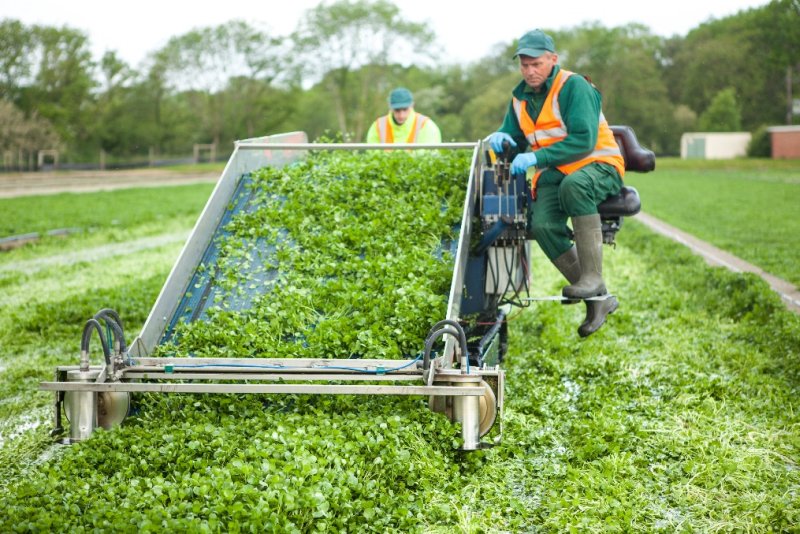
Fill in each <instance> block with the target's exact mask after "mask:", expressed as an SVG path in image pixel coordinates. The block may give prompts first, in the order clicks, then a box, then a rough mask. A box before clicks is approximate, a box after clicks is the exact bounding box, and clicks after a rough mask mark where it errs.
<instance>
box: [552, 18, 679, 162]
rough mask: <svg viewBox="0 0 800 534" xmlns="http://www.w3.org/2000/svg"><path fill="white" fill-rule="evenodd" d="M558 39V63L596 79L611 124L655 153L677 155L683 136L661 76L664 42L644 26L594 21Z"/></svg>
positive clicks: (556, 34) (556, 33)
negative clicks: (626, 129)
mask: <svg viewBox="0 0 800 534" xmlns="http://www.w3.org/2000/svg"><path fill="white" fill-rule="evenodd" d="M553 35H554V38H555V41H556V46H557V48H558V51H559V54H560V55H559V62H560V63H561V65H562V66H563V67H564V68H566V69H568V70H572V71H575V72H577V73H579V74H582V75H585V76H589V77H590V78H591V80H592V82H593V83H594V84H595V85H596V86H597V87H598V88H599V90H600V91H601V93H602V95H603V112H604V114H605V116H606V118H607V119H608V120H609V122H610V123H611V124H626V125H629V126H631V127H632V128H633V129H634V130H635V131H636V133H637V135H638V137H639V138H640V139H641V140H642V142H643V143H644V144H645V145H646V146H648V147H649V148H652V149H653V150H656V151H658V152H662V153H663V152H675V151H677V143H678V141H677V139H679V137H680V133H679V132H678V131H677V127H676V123H675V121H674V109H673V105H672V104H671V102H670V101H669V97H668V93H667V88H666V85H665V83H664V81H663V78H662V76H661V66H660V62H659V59H660V58H659V51H660V49H661V45H662V43H663V41H662V40H661V38H659V37H656V36H654V35H652V34H651V33H650V31H649V30H648V29H647V28H646V27H644V26H642V25H640V24H631V25H628V26H623V27H618V28H611V29H607V28H604V27H602V26H600V25H599V24H597V23H591V24H585V25H582V26H578V27H576V28H571V29H568V30H565V31H563V32H553Z"/></svg>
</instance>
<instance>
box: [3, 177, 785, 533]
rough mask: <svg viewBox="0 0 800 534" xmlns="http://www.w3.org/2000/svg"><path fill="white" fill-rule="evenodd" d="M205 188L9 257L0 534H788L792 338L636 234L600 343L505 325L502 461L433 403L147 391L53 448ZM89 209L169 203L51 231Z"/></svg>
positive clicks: (765, 299)
mask: <svg viewBox="0 0 800 534" xmlns="http://www.w3.org/2000/svg"><path fill="white" fill-rule="evenodd" d="M657 175H658V174H656V175H653V176H657ZM636 185H637V186H638V185H639V184H638V183H637V184H636ZM210 191H211V186H210V185H200V186H187V187H176V188H169V193H170V195H173V194H174V195H175V196H174V197H172V198H173V199H175V198H179V199H180V201H179V202H177V201H172V202H170V201H165V197H164V192H165V190H163V189H147V190H138V191H136V192H135V193H134V192H132V191H130V192H124V191H116V192H108V193H97V194H92V195H70V196H69V198H70V202H67V203H62V201H61V200H59V199H54V198H47V197H41V198H40V199H39V202H45V203H50V204H48V206H50V210H49V212H47V213H48V215H47V216H51V217H53V219H54V220H58V221H59V222H58V224H57V225H54V226H55V227H59V226H81V227H82V228H84V229H85V231H84V232H82V233H80V234H77V235H73V236H70V237H68V238H65V239H45V240H44V241H42V242H41V243H39V244H37V245H34V246H31V247H26V248H24V249H18V250H14V251H11V252H8V253H5V254H3V255H1V256H0V531H3V532H6V531H77V532H81V531H92V530H97V531H114V532H155V531H159V532H161V531H165V530H167V531H170V530H171V531H175V530H177V531H232V532H237V531H250V530H256V531H275V532H292V531H296V532H308V531H314V530H318V531H343V530H346V531H367V532H369V531H374V532H386V531H398V532H407V531H426V532H520V531H522V532H531V531H533V532H536V531H546V532H551V531H552V532H563V531H565V530H566V531H569V530H572V531H580V532H582V531H609V532H615V531H617V532H629V531H638V532H652V531H656V532H675V531H684V532H689V531H702V532H706V531H723V532H728V531H751V532H767V531H794V530H797V529H798V528H800V495H799V492H800V469H798V461H799V460H800V415H798V400H797V399H798V393H800V319H799V318H798V317H797V316H796V315H794V314H792V313H791V312H788V311H786V310H785V309H784V307H783V305H782V303H781V302H780V300H779V298H778V297H777V296H776V295H775V294H774V293H773V292H772V291H771V290H770V289H769V288H768V286H767V285H766V284H765V283H764V282H762V281H761V280H760V279H758V278H757V277H755V276H753V275H749V274H746V275H742V274H734V273H730V272H728V271H725V270H722V269H719V268H710V267H708V266H706V265H705V264H704V263H703V261H702V260H701V259H699V258H698V257H696V256H693V255H692V254H691V253H689V252H688V251H687V250H685V249H684V248H683V247H682V246H680V245H678V244H675V243H672V242H670V241H668V240H667V239H666V238H663V237H661V236H658V235H656V234H653V233H652V232H650V231H648V230H647V229H646V228H645V227H643V226H642V225H640V224H638V223H637V222H636V220H635V218H633V219H630V220H629V221H626V224H625V226H624V228H623V230H622V231H621V232H620V234H619V235H618V246H617V248H616V249H613V250H612V249H610V248H606V261H605V266H606V273H607V278H606V281H607V283H608V285H609V287H610V288H611V289H612V291H613V292H614V293H615V294H616V295H618V298H619V299H620V304H621V307H620V309H619V311H617V312H616V313H615V314H614V315H613V316H611V317H610V318H609V322H608V324H607V325H606V326H604V327H603V329H601V330H600V332H598V333H597V334H595V335H593V336H591V337H590V338H587V339H585V340H581V339H580V338H579V337H578V335H577V333H576V332H575V329H576V327H577V325H578V324H579V323H580V321H581V319H582V316H581V306H560V305H558V304H555V303H543V304H537V305H535V306H534V307H532V308H530V309H527V310H525V311H523V312H521V313H515V314H512V319H511V322H510V325H509V326H510V341H511V346H510V348H509V353H508V356H507V358H506V361H505V364H504V366H505V368H506V370H507V384H506V406H505V419H504V427H503V442H502V444H501V445H500V446H499V447H496V448H494V449H491V450H487V451H481V452H474V453H469V454H463V453H459V452H457V451H456V450H454V447H453V444H454V442H455V441H456V438H457V436H458V431H457V429H455V428H454V427H453V426H452V425H451V424H450V423H449V422H448V421H446V420H445V419H444V418H443V417H442V416H440V415H438V414H433V413H432V412H430V411H429V410H428V409H427V407H426V406H425V403H424V400H423V399H397V398H391V397H375V398H362V397H347V396H343V397H304V396H286V397H270V396H267V397H263V398H262V397H256V396H233V395H230V396H213V397H210V396H209V397H203V396H188V395H174V396H153V397H147V398H145V399H144V400H143V402H144V404H145V406H144V407H143V409H142V410H141V413H140V415H139V416H138V417H132V418H129V419H128V420H126V422H125V424H124V425H123V426H122V427H120V428H117V429H115V430H113V431H111V432H104V431H98V432H97V433H96V434H95V436H94V437H93V438H92V439H91V440H89V441H86V442H83V443H80V444H77V445H73V446H70V447H61V446H55V445H53V444H52V441H51V440H50V438H49V437H48V436H47V430H48V429H49V427H48V425H49V417H50V412H49V408H50V407H49V405H50V401H51V396H50V394H46V393H43V392H38V391H37V389H36V388H37V385H38V383H39V382H40V381H43V380H48V379H51V378H52V372H53V368H54V366H56V365H59V364H74V363H76V361H77V356H78V355H77V352H78V347H79V340H80V333H81V330H82V326H83V323H84V322H85V320H86V319H87V318H88V317H90V316H91V315H92V314H93V313H94V312H96V311H97V310H98V309H100V308H102V307H104V306H111V307H114V308H115V309H117V310H118V311H119V312H120V313H121V315H122V318H123V320H124V321H125V327H126V331H127V332H129V333H133V332H137V331H138V329H139V328H140V326H141V324H142V322H143V321H144V319H145V318H146V316H147V313H148V312H149V310H150V307H151V306H152V303H153V301H154V300H155V297H156V295H157V293H158V291H159V289H160V287H161V284H162V283H163V281H164V279H165V278H166V276H167V274H168V272H169V269H170V267H171V265H172V263H173V262H174V260H175V258H176V257H177V254H178V252H179V250H180V247H181V243H182V238H183V237H185V235H186V234H188V231H189V229H190V228H191V225H192V223H193V221H194V218H195V217H196V214H197V213H199V211H200V209H201V208H202V206H203V204H204V203H205V200H206V199H207V197H208V195H209V193H210ZM645 191H646V190H645V188H644V187H640V192H642V196H643V200H644V202H645V209H648V208H647V206H648V203H652V204H653V205H656V204H657V203H658V201H657V200H656V199H655V198H651V197H650V196H647V195H648V194H647V193H646V192H645ZM655 194H656V193H652V195H653V196H655ZM24 202H28V201H26V200H25V199H19V200H6V201H3V203H2V204H0V209H3V210H4V213H9V212H7V211H6V210H11V209H15V208H14V206H17V203H20V204H22V203H24ZM83 202H92V203H96V204H97V205H102V206H105V207H107V208H108V209H110V210H112V211H117V210H119V211H123V210H143V211H144V210H149V209H150V207H152V206H154V205H159V208H158V210H157V212H158V214H157V216H153V217H143V218H142V219H141V221H140V220H139V219H137V218H136V217H132V216H131V217H129V218H127V219H125V221H126V222H125V224H112V223H111V222H110V221H109V218H108V216H107V214H98V217H97V219H96V220H94V221H90V220H85V221H83V222H81V223H80V224H77V223H72V222H70V217H68V216H66V215H62V214H65V213H66V211H68V210H69V209H71V208H67V207H65V206H66V205H67V204H74V203H83ZM29 206H30V205H29ZM27 209H33V208H27ZM91 213H92V211H91V210H88V209H87V210H86V213H84V214H82V216H87V214H88V216H89V217H90V216H91ZM651 213H654V214H655V215H657V216H658V215H659V214H658V213H657V212H652V211H651ZM120 217H128V215H124V214H123V215H120ZM90 218H91V217H90ZM4 219H5V217H4ZM119 220H122V219H121V218H120V219H119ZM669 222H671V223H673V224H674V221H669ZM89 228H91V230H89ZM23 231H26V230H19V231H16V230H15V229H13V228H12V229H11V230H10V231H9V232H8V233H22V232H23ZM109 243H110V244H111V245H109ZM130 243H135V244H136V247H135V251H134V252H128V253H126V252H125V251H126V250H130V247H128V248H127V249H126V245H125V244H130ZM532 265H533V270H534V273H533V274H534V284H533V286H534V287H533V291H534V292H535V293H536V294H539V295H551V294H556V293H557V292H558V290H559V288H560V287H561V282H560V280H559V279H558V275H557V273H556V272H555V270H554V269H553V268H552V267H551V266H549V265H548V264H547V262H546V261H545V260H544V258H543V256H542V255H541V254H540V253H539V252H538V251H537V252H536V253H534V257H533V259H532ZM129 335H130V334H129ZM95 357H96V356H95Z"/></svg>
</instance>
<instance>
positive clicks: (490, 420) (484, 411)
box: [478, 380, 497, 437]
mask: <svg viewBox="0 0 800 534" xmlns="http://www.w3.org/2000/svg"><path fill="white" fill-rule="evenodd" d="M481 385H483V389H484V393H483V395H482V396H481V398H480V403H481V408H480V418H481V422H480V424H479V425H478V430H479V434H480V436H481V437H483V436H485V435H486V434H488V433H489V430H491V429H492V427H493V426H494V422H495V421H496V420H497V397H496V396H495V394H494V391H493V390H492V387H491V386H490V385H489V384H488V383H487V382H486V381H485V380H481Z"/></svg>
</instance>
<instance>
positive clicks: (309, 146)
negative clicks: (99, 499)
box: [40, 132, 504, 450]
mask: <svg viewBox="0 0 800 534" xmlns="http://www.w3.org/2000/svg"><path fill="white" fill-rule="evenodd" d="M481 146H482V145H481V143H442V144H435V145H419V144H391V145H380V144H365V143H335V144H334V143H308V142H307V137H306V135H305V133H303V132H292V133H286V134H280V135H275V136H269V137H261V138H255V139H247V140H243V141H238V142H237V143H236V145H235V149H234V152H233V154H232V156H231V158H230V160H229V161H228V163H227V165H226V166H225V169H224V171H223V173H222V175H221V177H220V179H219V181H218V182H217V185H216V187H215V189H214V192H213V193H212V195H211V197H210V198H209V201H208V203H207V204H206V206H205V208H204V209H203V212H202V213H201V215H200V218H199V219H198V221H197V223H196V224H195V227H194V229H193V230H192V232H191V234H190V236H189V238H188V240H187V242H186V244H185V245H184V248H183V250H182V252H181V254H180V256H179V257H178V260H177V261H176V263H175V265H174V266H173V268H172V270H171V272H170V274H169V276H168V278H167V280H166V282H165V283H164V286H163V287H162V289H161V292H160V294H159V296H158V298H157V300H156V302H155V304H154V306H153V309H152V310H151V312H150V315H149V316H148V318H147V320H146V322H145V324H144V326H143V328H142V331H141V333H140V334H139V335H138V336H137V337H136V338H135V339H134V341H133V343H131V345H130V347H129V350H128V352H127V353H126V354H117V355H116V356H115V358H114V360H113V361H112V364H111V366H108V367H105V366H104V367H92V368H91V369H92V372H96V376H97V378H96V379H95V380H82V381H68V380H62V377H66V376H67V375H69V374H70V373H74V372H75V371H76V370H78V369H80V368H79V367H70V366H66V367H59V368H58V370H57V372H56V381H54V382H43V383H42V384H41V385H40V389H42V390H46V391H54V392H56V402H55V410H56V427H57V428H58V427H60V409H61V404H62V403H63V400H64V394H65V393H64V392H73V393H72V394H73V395H76V394H78V395H80V394H81V393H75V392H82V393H86V395H83V396H82V397H80V398H81V399H83V398H84V397H86V399H91V398H96V394H99V393H108V392H113V393H114V394H123V395H124V394H126V393H132V392H163V393H309V394H347V395H425V396H429V398H430V399H431V403H430V404H431V408H432V409H434V410H436V408H435V406H437V405H440V406H444V405H447V406H450V407H451V409H450V410H449V411H448V412H447V413H448V415H450V417H451V419H454V420H455V421H458V422H460V423H461V425H462V438H463V445H462V447H463V449H465V450H475V449H479V448H483V447H484V444H482V443H481V442H480V438H481V432H480V422H481V413H480V412H481V407H480V401H481V398H482V397H484V400H485V401H486V399H485V395H486V393H487V391H486V388H487V384H488V383H490V384H492V386H491V388H492V390H493V395H492V397H493V398H494V399H495V400H493V401H492V402H493V404H496V406H492V407H491V409H497V408H499V409H500V410H501V411H502V399H503V391H502V388H503V382H504V374H503V371H502V370H500V369H499V368H494V369H477V368H469V365H466V366H465V365H463V363H464V362H462V365H461V367H460V368H459V369H455V368H454V365H453V364H454V363H455V362H454V357H455V355H456V343H455V340H454V339H452V338H450V337H448V338H447V339H446V344H445V350H444V353H443V354H442V355H441V356H438V357H437V358H435V359H434V360H433V361H432V362H431V367H430V369H429V370H423V369H421V368H420V367H421V366H417V365H416V363H417V362H415V361H411V362H409V361H407V360H369V359H357V360H354V359H349V358H348V359H325V358H320V359H285V358H284V359H280V358H258V359H249V358H238V359H206V358H152V357H150V356H149V355H150V354H152V352H153V351H154V349H155V348H156V346H157V345H158V343H159V340H160V339H161V338H162V336H163V334H164V331H165V328H166V327H167V323H168V321H169V320H170V318H171V317H172V316H173V314H174V313H175V310H176V308H177V306H178V304H179V301H180V299H181V296H182V295H183V294H184V293H185V292H186V290H187V287H188V285H189V283H190V281H191V279H192V275H193V273H194V271H195V269H196V268H197V266H198V265H199V263H200V261H201V259H202V257H203V254H204V252H205V250H206V248H207V247H208V246H209V243H210V242H211V239H212V237H213V234H214V230H215V228H216V227H217V226H218V224H219V222H220V220H221V218H222V216H223V215H224V213H225V210H226V209H227V206H228V203H229V202H230V200H231V198H232V196H233V194H234V191H235V190H236V186H237V184H238V181H239V179H240V178H241V176H242V175H244V174H246V173H248V172H251V171H255V170H258V169H260V168H262V167H265V166H269V165H271V166H282V165H286V164H288V163H292V162H295V161H298V160H300V159H301V158H302V157H303V156H304V155H305V154H306V152H307V151H312V150H387V149H392V150H398V149H401V150H402V149H414V150H418V149H473V151H474V152H473V158H472V162H471V165H470V173H469V178H468V185H467V193H466V195H465V199H464V210H463V215H462V219H461V232H460V235H459V243H458V248H457V252H456V258H455V262H454V267H453V276H452V282H451V286H450V295H449V299H448V305H447V315H446V319H450V320H453V321H457V320H458V319H459V316H460V305H461V297H462V287H463V284H464V277H465V272H466V266H467V256H468V247H469V243H470V235H471V232H472V216H473V207H474V206H475V204H476V198H477V197H476V195H477V194H478V191H477V190H478V186H479V178H480V173H481V172H482V170H481V169H480V162H479V150H480V149H481ZM467 364H468V362H467ZM83 371H84V372H85V369H84V370H83ZM93 376H94V375H93ZM278 380H281V381H282V382H281V383H279V384H276V383H269V382H276V381H278ZM187 381H190V382H187ZM230 381H245V382H247V383H243V384H235V383H230ZM254 381H256V382H261V383H255V384H254V383H250V382H254ZM334 381H335V382H342V381H343V382H347V381H354V382H380V384H376V385H365V384H338V383H337V384H331V383H330V382H334ZM389 381H391V382H406V383H409V384H408V385H396V384H386V382H389ZM218 382H223V383H218ZM265 382H266V383H265ZM286 382H289V383H286ZM314 382H321V383H314ZM91 395H94V397H92V396H91ZM437 399H438V400H437ZM486 402H488V401H486ZM89 411H90V410H87V413H88V412H89ZM86 417H89V418H91V417H92V416H91V414H89V415H88V416H86ZM86 417H84V419H86ZM492 422H493V420H492ZM84 426H85V425H84ZM95 426H96V423H95ZM487 431H488V430H487ZM90 433H91V431H89V432H88V434H90ZM77 437H79V439H85V438H86V437H88V435H87V432H86V431H85V429H84V430H82V431H81V434H80V436H77ZM498 440H499V437H498Z"/></svg>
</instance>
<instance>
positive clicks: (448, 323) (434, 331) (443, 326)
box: [422, 319, 469, 373]
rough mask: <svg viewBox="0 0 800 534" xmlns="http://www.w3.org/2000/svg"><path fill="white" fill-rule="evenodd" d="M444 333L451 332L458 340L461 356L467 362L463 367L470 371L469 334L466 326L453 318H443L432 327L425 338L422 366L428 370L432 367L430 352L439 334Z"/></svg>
mask: <svg viewBox="0 0 800 534" xmlns="http://www.w3.org/2000/svg"><path fill="white" fill-rule="evenodd" d="M444 334H450V335H451V336H453V337H455V338H456V340H457V341H458V344H459V349H460V351H461V357H462V358H463V359H464V362H465V364H466V365H465V366H464V368H462V369H465V370H466V372H467V373H469V350H468V349H467V334H466V333H465V332H464V328H463V327H462V326H461V325H460V324H459V323H458V322H457V321H454V320H452V319H443V320H441V321H439V322H438V323H436V324H435V325H433V327H432V328H431V333H429V334H428V337H427V338H426V339H425V352H424V354H423V360H422V362H423V363H422V368H423V369H425V370H427V369H428V368H429V367H430V354H431V350H432V349H433V343H434V342H435V341H436V340H437V339H438V338H439V336H442V335H444Z"/></svg>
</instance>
